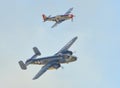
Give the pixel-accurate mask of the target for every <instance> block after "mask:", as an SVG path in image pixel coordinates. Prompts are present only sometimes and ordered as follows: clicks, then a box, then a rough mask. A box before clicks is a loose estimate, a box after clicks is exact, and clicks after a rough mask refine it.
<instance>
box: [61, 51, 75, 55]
mask: <svg viewBox="0 0 120 88" xmlns="http://www.w3.org/2000/svg"><path fill="white" fill-rule="evenodd" d="M62 53H63V54H68V55H72V54H73V52H72V51H65V52H62Z"/></svg>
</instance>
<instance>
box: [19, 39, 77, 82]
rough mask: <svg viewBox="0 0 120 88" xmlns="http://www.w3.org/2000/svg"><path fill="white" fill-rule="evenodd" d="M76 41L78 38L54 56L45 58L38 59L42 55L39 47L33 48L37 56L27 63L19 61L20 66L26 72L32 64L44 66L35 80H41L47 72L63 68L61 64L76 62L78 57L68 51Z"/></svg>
mask: <svg viewBox="0 0 120 88" xmlns="http://www.w3.org/2000/svg"><path fill="white" fill-rule="evenodd" d="M76 39H77V37H74V38H73V39H72V40H71V41H69V42H68V43H67V44H66V45H65V46H64V47H63V48H62V49H60V50H59V51H58V52H57V53H56V54H54V55H53V56H48V57H43V58H37V56H40V55H41V53H40V51H39V50H38V48H37V47H33V51H34V53H35V54H34V55H33V56H32V57H31V58H30V59H28V60H26V62H25V63H24V62H23V61H19V65H20V67H21V69H23V70H26V69H27V66H28V65H30V64H35V65H43V67H42V68H41V70H40V71H39V72H38V73H37V74H36V75H35V76H34V78H33V80H35V79H37V78H39V77H40V76H41V75H42V74H43V73H44V72H46V71H47V70H50V69H58V68H60V67H61V64H64V63H69V62H74V61H76V60H77V57H76V56H73V52H72V51H70V50H68V49H69V48H70V47H71V45H72V44H73V43H74V42H75V41H76Z"/></svg>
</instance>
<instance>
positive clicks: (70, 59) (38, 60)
mask: <svg viewBox="0 0 120 88" xmlns="http://www.w3.org/2000/svg"><path fill="white" fill-rule="evenodd" d="M31 60H32V63H30V64H36V65H45V64H47V63H48V62H50V61H54V60H58V62H59V63H60V64H63V63H69V62H73V61H76V60H77V57H75V56H72V55H71V56H69V55H59V56H49V57H43V58H36V59H29V60H27V61H26V64H28V63H29V62H31Z"/></svg>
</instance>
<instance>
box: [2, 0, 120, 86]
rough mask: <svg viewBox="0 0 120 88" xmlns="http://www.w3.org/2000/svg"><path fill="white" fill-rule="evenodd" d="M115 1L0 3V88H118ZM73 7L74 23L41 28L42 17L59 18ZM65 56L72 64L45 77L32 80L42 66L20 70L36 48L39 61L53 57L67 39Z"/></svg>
mask: <svg viewBox="0 0 120 88" xmlns="http://www.w3.org/2000/svg"><path fill="white" fill-rule="evenodd" d="M119 3H120V1H119V0H74V1H73V0H1V1H0V11H1V12H0V53H1V54H0V74H1V75H0V83H1V84H0V88H21V87H24V88H25V87H26V88H40V87H42V88H56V87H57V88H88V87H89V88H120V84H119V82H120V75H119V74H120V56H119V54H120V30H119V29H120V5H119ZM71 7H73V8H74V9H73V11H72V13H73V14H74V15H75V17H74V21H73V22H71V21H70V20H68V21H65V22H63V23H61V24H59V25H58V26H57V27H55V28H53V29H52V28H51V26H52V25H53V24H54V22H43V19H42V14H46V15H47V16H49V15H52V16H55V15H61V14H64V13H65V12H66V11H67V10H68V9H69V8H71ZM75 36H78V39H77V41H76V42H75V43H74V44H73V45H72V47H71V48H70V50H72V51H73V52H74V55H75V56H77V57H78V59H77V61H76V62H73V63H69V64H63V65H62V66H63V67H64V69H61V68H60V69H58V70H53V71H47V72H46V73H45V74H43V75H42V76H41V77H40V78H39V79H37V80H32V78H33V77H34V76H35V74H36V73H37V72H38V71H39V70H40V68H41V67H42V66H35V65H30V66H28V69H27V70H26V71H23V70H21V69H20V67H19V65H18V61H19V60H23V61H25V60H26V59H28V58H30V57H31V56H32V55H33V54H34V53H33V51H32V48H33V47H34V46H36V47H38V48H39V50H40V51H41V53H42V55H41V56H40V57H44V56H51V55H54V54H55V53H56V52H57V51H59V50H60V49H61V48H62V47H63V46H64V45H65V44H66V43H67V42H68V41H70V40H71V39H72V38H73V37H75Z"/></svg>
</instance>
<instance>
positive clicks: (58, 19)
mask: <svg viewBox="0 0 120 88" xmlns="http://www.w3.org/2000/svg"><path fill="white" fill-rule="evenodd" d="M72 10H73V8H70V9H69V10H68V11H67V12H66V13H65V14H64V15H57V16H54V17H51V15H50V16H48V17H47V16H46V15H45V14H43V15H42V17H43V20H44V22H45V21H55V22H56V23H55V24H54V25H53V26H52V28H53V27H55V26H57V24H60V23H62V22H63V21H65V20H69V19H71V21H73V17H74V15H73V14H70V13H71V11H72Z"/></svg>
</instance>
